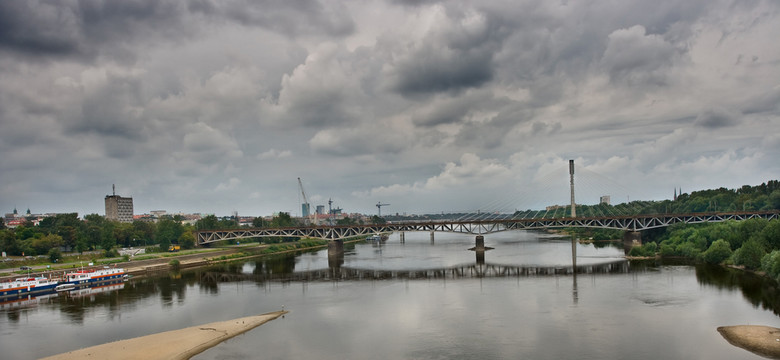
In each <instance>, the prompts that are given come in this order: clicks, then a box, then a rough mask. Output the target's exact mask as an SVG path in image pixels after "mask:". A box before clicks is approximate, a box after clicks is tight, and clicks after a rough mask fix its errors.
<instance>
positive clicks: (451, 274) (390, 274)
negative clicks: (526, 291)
mask: <svg viewBox="0 0 780 360" xmlns="http://www.w3.org/2000/svg"><path fill="white" fill-rule="evenodd" d="M329 260H330V261H329V262H330V263H331V264H330V265H331V266H330V267H328V268H326V269H320V270H309V271H296V272H292V273H268V272H262V271H261V272H256V273H251V274H246V273H225V272H216V271H207V272H204V273H202V274H201V281H202V282H236V281H255V282H307V281H342V280H358V281H359V280H372V281H373V280H392V279H403V280H429V279H465V278H480V279H481V278H499V277H532V276H550V275H573V274H574V275H576V274H611V273H628V272H629V271H630V266H629V263H628V261H626V260H619V261H612V262H607V263H601V264H591V265H578V266H576V267H572V266H544V265H522V266H518V265H502V264H490V263H487V264H486V263H474V264H463V265H456V266H452V267H447V268H437V269H416V270H414V269H413V270H410V269H405V270H381V269H359V268H351V267H345V266H340V265H339V264H338V263H339V262H342V261H343V259H341V260H339V259H329ZM573 269H576V272H575V271H574V270H573ZM258 270H262V269H258Z"/></svg>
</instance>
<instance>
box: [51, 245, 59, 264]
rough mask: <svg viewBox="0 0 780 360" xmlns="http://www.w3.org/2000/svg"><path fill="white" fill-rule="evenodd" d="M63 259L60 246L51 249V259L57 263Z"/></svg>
mask: <svg viewBox="0 0 780 360" xmlns="http://www.w3.org/2000/svg"><path fill="white" fill-rule="evenodd" d="M61 259H62V252H60V249H59V248H51V249H49V261H51V262H53V263H56V262H59V261H60V260H61Z"/></svg>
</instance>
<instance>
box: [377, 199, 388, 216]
mask: <svg viewBox="0 0 780 360" xmlns="http://www.w3.org/2000/svg"><path fill="white" fill-rule="evenodd" d="M388 205H390V204H382V202H381V201H380V202H378V203H376V208H377V209H379V217H382V206H388Z"/></svg>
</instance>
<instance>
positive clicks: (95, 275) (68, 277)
mask: <svg viewBox="0 0 780 360" xmlns="http://www.w3.org/2000/svg"><path fill="white" fill-rule="evenodd" d="M124 278H125V269H122V268H110V267H107V266H106V267H104V268H102V269H97V270H94V269H93V270H79V271H74V272H70V273H67V274H65V280H64V281H63V283H66V284H73V285H74V286H76V287H81V286H86V285H90V284H95V283H100V282H106V281H112V280H124Z"/></svg>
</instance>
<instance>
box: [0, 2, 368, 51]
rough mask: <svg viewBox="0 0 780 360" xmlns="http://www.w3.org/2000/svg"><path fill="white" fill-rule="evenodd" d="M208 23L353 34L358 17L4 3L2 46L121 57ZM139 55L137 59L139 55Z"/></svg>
mask: <svg viewBox="0 0 780 360" xmlns="http://www.w3.org/2000/svg"><path fill="white" fill-rule="evenodd" d="M204 20H205V21H206V22H207V23H208V22H210V23H221V22H237V23H240V24H242V25H245V26H252V27H260V28H265V29H269V30H271V31H276V32H280V33H282V34H284V35H288V36H297V35H301V34H307V35H318V36H322V35H326V36H345V35H347V34H349V33H351V32H352V31H354V23H353V21H352V19H351V18H350V17H349V15H347V13H346V12H345V11H343V7H341V6H339V5H329V3H328V5H327V6H326V5H324V4H323V3H319V2H317V1H306V0H303V1H283V2H277V1H263V2H258V1H243V0H235V1H214V2H211V1H207V0H202V1H194V2H190V3H187V2H183V1H157V0H122V1H113V0H70V1H67V0H65V1H2V2H0V50H5V51H7V52H11V53H16V54H22V55H26V56H33V57H34V56H47V57H48V56H53V57H76V58H92V57H94V56H97V55H107V56H110V57H112V58H114V59H116V60H125V61H126V60H127V59H124V57H127V56H131V57H132V56H134V55H135V54H134V53H133V52H131V51H129V50H128V49H126V48H125V47H127V46H128V45H130V44H131V43H134V42H156V41H175V40H179V39H185V38H188V37H192V36H194V35H195V34H197V33H198V32H200V31H203V28H202V27H201V26H202V25H204ZM131 60H132V59H131Z"/></svg>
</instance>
